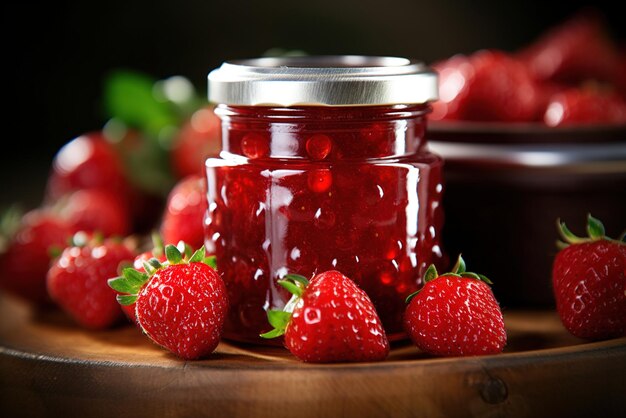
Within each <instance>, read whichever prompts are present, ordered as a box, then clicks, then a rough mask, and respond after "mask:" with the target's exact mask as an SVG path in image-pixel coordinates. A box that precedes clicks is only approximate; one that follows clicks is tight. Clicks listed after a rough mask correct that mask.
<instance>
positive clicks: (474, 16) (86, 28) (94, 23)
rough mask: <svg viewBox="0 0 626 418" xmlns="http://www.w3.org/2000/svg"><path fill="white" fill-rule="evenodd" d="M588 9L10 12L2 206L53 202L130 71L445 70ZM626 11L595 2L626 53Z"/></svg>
mask: <svg viewBox="0 0 626 418" xmlns="http://www.w3.org/2000/svg"><path fill="white" fill-rule="evenodd" d="M586 3H588V2H584V1H558V2H546V1H545V0H544V1H538V0H532V1H523V0H513V1H501V0H481V1H472V2H469V1H467V2H462V1H459V0H456V1H455V0H440V1H428V2H427V1H422V2H420V1H410V0H385V1H380V0H376V1H375V0H350V1H340V0H316V1H293V0H279V1H250V2H245V1H209V0H205V1H201V0H195V1H176V2H173V1H170V2H167V1H164V0H153V1H147V0H140V1H129V0H125V1H122V0H111V1H107V2H102V1H100V2H95V1H94V2H76V4H72V3H71V2H62V1H61V2H48V3H46V4H43V5H35V4H32V3H31V2H20V3H19V4H18V3H16V4H9V5H6V4H5V5H3V6H2V8H3V13H2V32H3V33H2V42H3V50H4V51H3V52H4V54H3V55H4V60H3V61H4V62H3V65H2V66H3V73H4V77H3V89H2V90H3V93H4V94H3V99H4V102H5V105H6V106H5V107H8V109H9V110H8V114H7V113H6V111H5V118H4V119H3V122H4V126H3V129H2V133H3V135H2V136H3V138H2V141H3V145H4V146H3V147H2V152H1V155H2V156H1V161H0V176H1V178H2V192H1V193H0V206H6V205H7V204H9V203H10V202H12V201H22V202H24V203H25V204H26V206H35V205H37V204H38V203H39V200H40V198H41V191H42V189H43V185H44V183H45V180H46V177H47V172H48V167H49V164H50V161H51V159H52V157H53V155H54V153H55V152H56V150H57V149H58V148H59V147H60V146H61V145H62V144H63V143H65V142H67V141H68V140H70V139H71V138H73V137H75V136H77V135H79V134H81V133H83V132H86V131H90V130H96V129H99V128H100V127H101V126H102V124H103V123H104V121H105V120H106V115H105V114H104V112H103V110H102V108H101V105H100V94H101V91H102V81H103V78H104V77H105V76H106V74H107V73H109V72H110V71H111V70H112V69H116V68H120V67H122V68H130V69H136V70H140V71H144V72H147V73H150V74H152V75H154V76H156V77H158V78H163V77H167V76H171V75H176V74H181V75H184V76H186V77H188V78H189V79H191V80H192V81H193V82H194V84H195V85H196V86H197V87H198V88H199V89H200V90H204V89H206V75H207V73H208V72H209V70H211V69H213V68H215V67H216V66H218V65H219V64H220V63H221V62H222V61H224V60H226V59H231V58H243V57H254V56H259V55H261V54H262V53H263V52H264V51H266V50H267V49H269V48H272V47H282V48H286V49H303V50H305V51H307V52H308V53H310V54H368V55H399V56H407V57H415V58H420V59H423V60H424V61H426V62H433V61H434V60H438V59H442V58H445V57H448V56H450V55H453V54H454V53H459V52H461V53H469V52H473V51H475V50H478V49H481V48H499V49H504V50H508V51H514V50H516V49H517V48H519V47H521V46H523V45H525V44H526V43H528V42H531V41H532V40H533V39H535V38H536V37H537V36H538V35H539V34H540V33H542V32H543V31H544V30H545V29H547V28H549V27H550V26H552V25H554V24H557V23H559V22H560V21H562V20H564V19H566V18H567V17H569V16H570V15H572V14H574V13H575V12H577V11H579V10H580V9H581V8H583V7H584V6H585V4H586ZM619 3H620V2H617V1H614V0H612V1H608V0H606V1H604V0H601V1H595V2H594V8H595V9H596V10H598V11H600V12H601V13H602V14H604V16H605V18H606V19H607V21H608V24H609V27H610V28H611V31H612V34H613V36H614V37H616V38H617V39H619V40H621V41H622V42H623V41H624V35H625V34H624V29H625V26H626V25H624V21H623V15H622V14H621V10H620V9H621V6H620V5H619Z"/></svg>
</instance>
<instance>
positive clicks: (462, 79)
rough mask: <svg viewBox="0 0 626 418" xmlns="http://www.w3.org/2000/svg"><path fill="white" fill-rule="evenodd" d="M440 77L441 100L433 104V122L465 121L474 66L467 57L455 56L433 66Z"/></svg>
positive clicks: (430, 117)
mask: <svg viewBox="0 0 626 418" xmlns="http://www.w3.org/2000/svg"><path fill="white" fill-rule="evenodd" d="M433 68H434V69H435V70H436V71H437V73H438V75H439V100H437V101H436V102H434V103H433V104H432V108H433V111H432V113H431V114H430V115H429V116H428V117H429V119H432V120H442V119H445V120H459V119H463V112H464V109H465V108H466V107H467V105H466V104H465V102H466V101H467V97H468V95H469V91H470V89H469V84H470V83H471V82H472V79H473V78H474V66H473V65H472V63H471V62H470V58H469V57H467V56H465V55H461V54H459V55H455V56H453V57H451V58H449V59H447V60H445V61H441V62H438V63H435V64H433Z"/></svg>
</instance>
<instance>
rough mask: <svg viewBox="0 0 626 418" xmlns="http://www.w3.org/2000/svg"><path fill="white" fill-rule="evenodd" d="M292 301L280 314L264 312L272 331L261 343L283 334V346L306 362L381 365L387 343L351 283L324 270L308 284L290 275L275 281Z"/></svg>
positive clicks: (372, 310)
mask: <svg viewBox="0 0 626 418" xmlns="http://www.w3.org/2000/svg"><path fill="white" fill-rule="evenodd" d="M278 283H279V284H280V285H282V286H283V287H284V288H286V289H287V290H289V291H290V292H291V293H292V294H293V297H292V299H291V300H290V301H289V302H288V303H287V305H286V306H285V308H284V310H282V311H276V310H270V311H268V320H269V322H270V324H271V325H272V326H273V327H274V329H273V330H272V331H270V332H267V333H265V334H262V335H261V336H262V337H264V338H275V337H279V336H281V335H283V334H284V335H285V346H286V347H287V349H288V350H289V351H290V352H291V353H292V354H293V355H294V356H296V357H298V358H299V359H300V360H302V361H306V362H311V363H333V362H344V361H345V362H365V361H380V360H384V359H385V358H386V357H387V355H388V354H389V342H388V341H387V336H386V334H385V330H384V329H383V326H382V323H381V321H380V318H379V317H378V314H377V313H376V309H375V308H374V305H373V304H372V301H371V300H370V298H369V297H368V296H367V294H366V293H365V292H364V291H363V290H361V289H360V288H359V287H358V286H357V285H356V284H355V283H354V282H353V281H352V280H350V279H349V278H347V277H346V276H344V275H343V274H341V273H340V272H338V271H327V272H324V273H320V274H318V275H316V276H315V277H313V278H312V279H311V281H310V282H309V281H307V279H305V278H304V277H302V276H298V275H294V274H289V275H287V276H286V277H285V279H283V280H280V281H279V282H278Z"/></svg>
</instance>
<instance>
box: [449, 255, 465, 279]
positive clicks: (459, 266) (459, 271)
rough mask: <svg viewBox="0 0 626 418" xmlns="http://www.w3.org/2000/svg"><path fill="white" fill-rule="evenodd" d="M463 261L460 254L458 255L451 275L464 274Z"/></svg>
mask: <svg viewBox="0 0 626 418" xmlns="http://www.w3.org/2000/svg"><path fill="white" fill-rule="evenodd" d="M465 268H466V266H465V260H463V257H461V254H459V258H457V259H456V263H455V264H454V267H452V273H456V274H462V273H465Z"/></svg>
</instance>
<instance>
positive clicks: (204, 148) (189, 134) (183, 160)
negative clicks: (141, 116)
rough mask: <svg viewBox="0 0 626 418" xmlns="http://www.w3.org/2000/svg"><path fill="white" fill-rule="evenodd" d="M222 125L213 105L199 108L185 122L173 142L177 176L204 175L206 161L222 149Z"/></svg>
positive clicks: (174, 166)
mask: <svg viewBox="0 0 626 418" xmlns="http://www.w3.org/2000/svg"><path fill="white" fill-rule="evenodd" d="M220 134H221V126H220V120H219V118H218V117H217V116H216V115H215V113H213V107H212V106H207V107H204V108H202V109H199V110H197V111H196V112H195V113H194V114H193V115H191V118H190V119H189V120H188V121H187V122H185V124H184V125H183V127H182V128H181V130H180V132H179V133H178V134H177V135H176V137H175V138H174V142H173V144H172V154H171V157H172V166H173V168H174V173H175V174H176V176H177V177H179V178H182V177H186V176H190V175H192V174H195V175H202V176H204V172H205V171H204V162H205V161H206V159H207V158H209V157H216V156H217V155H218V154H219V152H220V149H221V137H220Z"/></svg>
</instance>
